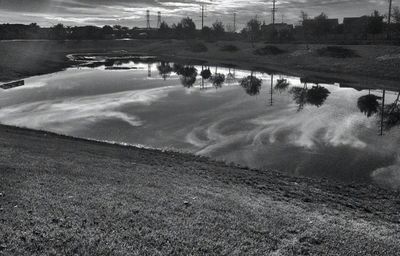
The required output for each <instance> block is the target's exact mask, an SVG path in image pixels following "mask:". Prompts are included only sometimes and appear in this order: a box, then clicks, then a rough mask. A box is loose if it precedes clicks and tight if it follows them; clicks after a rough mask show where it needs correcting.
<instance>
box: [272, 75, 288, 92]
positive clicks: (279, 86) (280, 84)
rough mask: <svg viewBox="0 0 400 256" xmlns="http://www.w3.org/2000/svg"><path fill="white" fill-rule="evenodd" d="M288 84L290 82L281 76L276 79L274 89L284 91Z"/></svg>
mask: <svg viewBox="0 0 400 256" xmlns="http://www.w3.org/2000/svg"><path fill="white" fill-rule="evenodd" d="M289 85H290V83H289V82H288V81H287V80H286V79H284V78H281V79H278V80H276V84H275V87H274V89H275V90H276V91H278V92H284V91H286V90H287V89H288V88H289Z"/></svg>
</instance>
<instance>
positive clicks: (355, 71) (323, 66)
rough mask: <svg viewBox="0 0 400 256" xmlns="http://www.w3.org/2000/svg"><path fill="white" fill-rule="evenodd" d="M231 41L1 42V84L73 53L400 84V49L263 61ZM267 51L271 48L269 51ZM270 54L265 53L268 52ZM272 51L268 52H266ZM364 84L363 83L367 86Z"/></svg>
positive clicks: (302, 49) (293, 50)
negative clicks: (158, 57) (147, 56)
mask: <svg viewBox="0 0 400 256" xmlns="http://www.w3.org/2000/svg"><path fill="white" fill-rule="evenodd" d="M226 44H227V42H216V43H203V42H196V41H188V42H186V41H179V40H131V41H116V40H114V41H107V40H99V41H85V40H84V41H66V42H57V41H42V42H37V41H33V42H27V41H17V42H15V41H13V42H7V41H0V56H2V58H1V59H0V81H9V80H15V79H19V78H25V77H28V76H32V75H38V74H44V73H50V72H55V71H59V70H61V69H63V68H65V67H68V66H70V65H71V64H72V63H71V62H70V61H68V59H67V58H66V57H65V56H66V55H67V54H72V53H87V52H92V53H112V52H118V53H119V54H120V53H121V51H122V52H125V53H127V54H131V53H136V54H137V53H140V54H150V55H164V56H169V57H172V58H174V57H182V58H195V59H200V60H204V61H209V62H214V63H215V62H216V63H229V64H234V65H236V66H240V67H242V68H247V69H256V70H259V69H261V70H264V69H266V70H271V69H273V70H277V71H282V72H286V73H291V74H294V75H299V76H300V75H301V76H303V75H309V74H310V73H312V72H325V73H328V74H327V75H329V76H336V77H339V78H343V74H346V75H348V76H361V78H364V77H365V80H366V82H369V80H370V78H380V79H391V80H398V79H400V72H398V70H399V69H398V68H399V66H400V57H399V56H400V47H399V46H374V45H355V46H343V47H342V48H343V49H346V50H348V51H351V52H354V53H357V55H359V57H358V58H341V59H340V58H333V57H326V56H319V54H318V51H319V50H321V49H324V47H326V46H325V45H310V49H309V50H306V46H305V45H292V44H282V45H276V46H268V47H270V48H271V47H279V49H280V50H281V51H282V54H278V55H266V56H259V55H257V54H254V51H255V49H259V48H263V47H265V45H264V44H262V43H258V44H256V45H255V48H253V47H252V46H251V44H250V43H247V42H229V44H230V45H231V47H236V48H237V49H239V50H238V51H230V52H227V51H224V46H225V45H226ZM268 47H267V48H268ZM264 49H265V48H264ZM267 50H268V49H267ZM363 82H364V81H363Z"/></svg>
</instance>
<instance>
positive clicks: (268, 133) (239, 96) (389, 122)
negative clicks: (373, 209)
mask: <svg viewBox="0 0 400 256" xmlns="http://www.w3.org/2000/svg"><path fill="white" fill-rule="evenodd" d="M184 64H185V63H182V64H178V63H176V64H175V65H174V63H166V62H162V63H161V62H159V61H156V60H153V59H151V58H148V59H141V60H139V59H135V60H124V61H121V60H115V61H106V62H105V63H101V64H98V63H93V64H91V65H89V66H85V67H84V66H81V67H74V68H70V69H67V70H65V71H62V72H58V73H54V74H49V75H43V76H37V77H31V78H29V79H26V80H25V85H24V86H22V87H18V88H14V89H10V90H2V91H0V107H1V108H0V121H1V123H3V124H9V125H17V126H23V127H29V128H34V129H42V130H48V131H52V132H57V133H62V134H67V135H73V136H77V137H83V138H90V139H96V140H105V141H113V142H118V143H127V144H133V145H144V146H148V147H155V148H166V149H173V150H179V151H185V152H192V153H195V154H199V155H205V156H209V157H212V158H215V159H219V160H225V161H227V162H234V163H238V164H242V165H246V166H250V167H254V168H260V169H265V170H268V169H277V170H279V171H282V172H286V173H289V174H293V175H305V176H312V177H325V178H331V179H338V180H342V181H345V182H377V183H379V184H381V185H383V186H387V187H394V188H396V187H398V186H399V185H400V171H399V169H400V168H399V166H400V163H399V160H398V156H399V149H398V145H399V140H400V134H399V129H398V128H397V127H396V126H397V123H398V122H399V121H400V114H399V113H400V110H399V109H398V106H397V105H398V104H397V103H398V102H397V101H398V93H397V92H394V91H389V90H385V91H383V90H376V89H368V88H367V89H363V90H360V89H354V88H351V86H352V85H349V84H346V83H343V82H342V83H333V82H330V83H326V82H324V81H320V80H315V79H310V78H299V77H290V76H284V75H276V74H275V75H273V74H266V73H261V72H251V71H246V70H240V69H235V68H224V67H207V66H204V65H203V66H201V65H195V66H189V65H184ZM208 69H209V70H210V73H211V78H209V79H204V78H202V75H201V73H202V74H203V77H205V78H208V74H207V72H202V70H203V71H204V70H208ZM357 86H358V88H359V86H360V85H357ZM361 86H362V85H361ZM383 96H385V99H384V101H383ZM382 104H383V108H382ZM382 109H383V112H382ZM382 120H383V122H382ZM381 133H382V134H383V136H381Z"/></svg>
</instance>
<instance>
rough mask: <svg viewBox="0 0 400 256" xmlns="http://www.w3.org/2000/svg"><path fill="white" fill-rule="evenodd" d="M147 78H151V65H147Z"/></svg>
mask: <svg viewBox="0 0 400 256" xmlns="http://www.w3.org/2000/svg"><path fill="white" fill-rule="evenodd" d="M147 77H151V64H150V63H148V64H147Z"/></svg>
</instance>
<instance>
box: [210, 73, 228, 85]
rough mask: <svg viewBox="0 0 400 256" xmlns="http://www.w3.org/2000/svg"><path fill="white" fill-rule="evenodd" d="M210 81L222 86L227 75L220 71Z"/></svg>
mask: <svg viewBox="0 0 400 256" xmlns="http://www.w3.org/2000/svg"><path fill="white" fill-rule="evenodd" d="M210 81H211V82H212V84H213V85H214V87H215V88H221V87H222V84H223V83H224V82H225V75H224V74H220V73H215V74H214V75H213V76H211V78H210Z"/></svg>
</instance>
